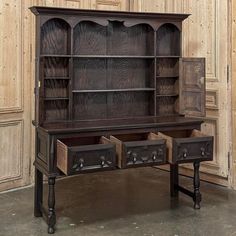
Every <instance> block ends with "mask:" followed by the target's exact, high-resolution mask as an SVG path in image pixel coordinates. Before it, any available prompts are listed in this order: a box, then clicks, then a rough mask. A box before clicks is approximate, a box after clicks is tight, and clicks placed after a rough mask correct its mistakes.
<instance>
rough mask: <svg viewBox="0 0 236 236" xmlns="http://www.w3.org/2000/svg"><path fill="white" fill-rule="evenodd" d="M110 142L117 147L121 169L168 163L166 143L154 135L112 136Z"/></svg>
mask: <svg viewBox="0 0 236 236" xmlns="http://www.w3.org/2000/svg"><path fill="white" fill-rule="evenodd" d="M110 142H112V143H114V144H115V145H116V154H117V157H118V167H119V168H126V167H132V166H151V165H158V164H163V163H165V162H166V141H165V140H164V139H162V138H159V137H158V136H157V135H156V134H154V133H141V134H122V135H116V136H110Z"/></svg>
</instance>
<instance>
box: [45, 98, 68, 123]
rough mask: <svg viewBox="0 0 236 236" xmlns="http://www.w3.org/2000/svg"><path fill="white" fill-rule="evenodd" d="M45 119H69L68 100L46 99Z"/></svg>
mask: <svg viewBox="0 0 236 236" xmlns="http://www.w3.org/2000/svg"><path fill="white" fill-rule="evenodd" d="M44 107H45V114H44V119H45V121H52V120H67V119H68V101H67V100H50V101H44Z"/></svg>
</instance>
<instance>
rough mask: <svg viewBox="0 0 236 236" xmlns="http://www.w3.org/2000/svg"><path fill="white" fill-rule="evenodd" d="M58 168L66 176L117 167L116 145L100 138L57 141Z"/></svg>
mask: <svg viewBox="0 0 236 236" xmlns="http://www.w3.org/2000/svg"><path fill="white" fill-rule="evenodd" d="M57 166H58V168H60V170H62V171H63V172H64V174H66V175H72V174H76V173H80V172H86V171H94V170H98V169H102V170H103V169H104V170H105V169H114V168H115V167H116V153H115V145H114V144H111V143H107V144H105V143H103V142H102V139H101V140H100V139H99V137H84V138H66V139H60V140H57Z"/></svg>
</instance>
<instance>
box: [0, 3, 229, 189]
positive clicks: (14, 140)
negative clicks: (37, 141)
mask: <svg viewBox="0 0 236 236" xmlns="http://www.w3.org/2000/svg"><path fill="white" fill-rule="evenodd" d="M227 2H228V1H227V0H207V1H206V0H178V1H176V0H27V1H26V0H2V1H0V40H1V42H0V75H1V76H0V190H3V189H8V188H14V187H18V186H23V185H27V184H30V183H31V182H32V179H33V178H32V176H33V175H32V173H33V165H32V162H33V156H34V129H33V126H32V125H31V120H32V119H33V117H34V98H33V87H34V48H35V42H34V34H35V31H34V23H35V21H34V16H33V14H31V12H30V11H29V10H28V7H30V6H33V5H41V6H55V7H69V8H87V9H106V10H122V11H147V12H148V11H156V12H181V13H182V12H185V13H191V14H192V15H191V17H190V18H189V19H188V20H187V21H186V22H185V24H184V34H183V42H184V43H183V51H184V56H189V57H191V56H194V57H195V56H199V57H206V59H207V100H206V105H207V117H206V120H205V123H204V125H203V130H204V132H206V133H208V134H212V135H214V136H215V147H216V148H215V158H214V161H213V162H212V163H208V164H206V165H204V166H203V168H202V171H203V172H205V173H208V175H207V176H206V177H207V178H208V179H210V180H212V181H217V182H218V183H223V184H227V180H226V178H227V176H228V151H229V143H230V142H229V141H230V140H229V137H230V135H229V129H230V124H229V120H230V119H229V114H230V112H229V111H228V103H229V102H228V101H229V99H228V95H227V92H228V87H227V47H228V45H227V42H228V39H227V33H228V32H227V28H228V27H227V20H228V19H227ZM209 173H210V175H209ZM216 176H218V178H216Z"/></svg>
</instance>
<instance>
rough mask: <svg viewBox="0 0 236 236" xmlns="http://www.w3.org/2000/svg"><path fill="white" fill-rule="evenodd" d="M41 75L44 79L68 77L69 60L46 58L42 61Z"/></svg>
mask: <svg viewBox="0 0 236 236" xmlns="http://www.w3.org/2000/svg"><path fill="white" fill-rule="evenodd" d="M43 70H44V71H43V74H44V76H45V77H68V76H69V59H68V58H58V57H47V58H45V61H44V69H43Z"/></svg>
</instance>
